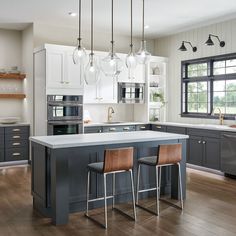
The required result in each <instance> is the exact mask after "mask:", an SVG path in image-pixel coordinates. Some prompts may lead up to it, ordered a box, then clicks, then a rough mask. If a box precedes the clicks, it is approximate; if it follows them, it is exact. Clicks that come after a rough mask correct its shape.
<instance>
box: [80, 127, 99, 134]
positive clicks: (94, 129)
mask: <svg viewBox="0 0 236 236" xmlns="http://www.w3.org/2000/svg"><path fill="white" fill-rule="evenodd" d="M84 133H85V134H91V133H102V127H100V126H96V127H84Z"/></svg>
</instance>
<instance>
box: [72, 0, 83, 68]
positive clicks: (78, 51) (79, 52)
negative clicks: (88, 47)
mask: <svg viewBox="0 0 236 236" xmlns="http://www.w3.org/2000/svg"><path fill="white" fill-rule="evenodd" d="M77 19H78V38H77V46H76V48H75V50H74V52H73V62H74V64H79V63H80V62H82V61H83V60H84V59H85V58H86V51H85V48H83V46H82V45H81V40H82V39H81V0H78V14H77Z"/></svg>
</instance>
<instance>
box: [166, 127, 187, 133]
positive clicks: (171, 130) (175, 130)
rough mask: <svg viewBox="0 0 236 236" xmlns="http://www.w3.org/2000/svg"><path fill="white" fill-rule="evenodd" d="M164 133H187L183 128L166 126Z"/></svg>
mask: <svg viewBox="0 0 236 236" xmlns="http://www.w3.org/2000/svg"><path fill="white" fill-rule="evenodd" d="M166 132H168V133H174V134H186V132H187V131H186V128H185V127H177V126H167V127H166Z"/></svg>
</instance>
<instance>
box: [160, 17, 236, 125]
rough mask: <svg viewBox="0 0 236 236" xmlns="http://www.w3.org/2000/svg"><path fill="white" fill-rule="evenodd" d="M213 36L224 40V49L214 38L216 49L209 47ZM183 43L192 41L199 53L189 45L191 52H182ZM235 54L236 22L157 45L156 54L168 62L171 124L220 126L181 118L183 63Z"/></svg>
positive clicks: (168, 38) (190, 32)
mask: <svg viewBox="0 0 236 236" xmlns="http://www.w3.org/2000/svg"><path fill="white" fill-rule="evenodd" d="M210 33H211V34H216V35H218V36H219V37H220V39H221V40H224V41H225V43H226V45H225V47H223V48H221V47H220V46H219V43H218V42H217V41H216V40H217V39H215V38H213V41H214V42H215V45H214V46H211V47H210V46H206V45H205V42H206V40H207V38H208V34H210ZM183 40H185V41H190V42H191V43H192V44H193V46H197V52H195V53H193V52H192V50H191V49H190V46H189V45H186V47H187V48H188V51H186V52H181V51H179V50H178V48H179V47H180V45H181V42H182V41H183ZM234 52H236V19H234V20H229V21H225V22H222V23H218V24H213V25H210V26H205V27H202V28H197V29H194V30H190V31H186V32H182V33H178V34H175V35H171V36H167V37H163V38H159V39H157V40H156V41H155V54H156V55H158V56H165V57H168V58H169V70H168V81H167V84H168V85H167V86H168V114H167V119H168V121H171V122H183V123H184V122H190V123H217V121H216V120H209V119H199V118H181V117H180V111H181V110H180V109H181V72H180V70H181V61H182V60H189V59H193V58H201V57H207V56H215V55H220V54H226V53H234ZM232 122H235V121H226V123H232Z"/></svg>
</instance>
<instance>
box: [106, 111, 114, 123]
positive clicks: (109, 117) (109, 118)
mask: <svg viewBox="0 0 236 236" xmlns="http://www.w3.org/2000/svg"><path fill="white" fill-rule="evenodd" d="M114 113H115V111H114V109H113V107H108V116H107V121H108V122H111V121H112V114H114Z"/></svg>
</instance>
